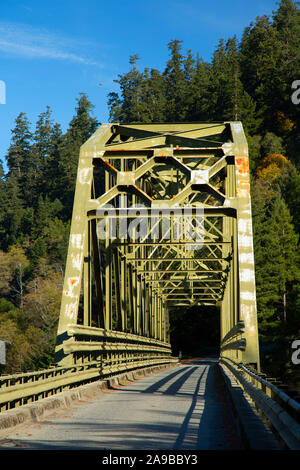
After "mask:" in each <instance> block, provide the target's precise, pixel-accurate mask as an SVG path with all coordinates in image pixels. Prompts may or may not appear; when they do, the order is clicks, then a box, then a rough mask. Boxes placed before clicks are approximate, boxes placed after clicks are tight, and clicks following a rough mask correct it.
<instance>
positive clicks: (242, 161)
mask: <svg viewBox="0 0 300 470" xmlns="http://www.w3.org/2000/svg"><path fill="white" fill-rule="evenodd" d="M235 162H236V165H237V167H238V173H239V174H240V175H248V174H249V161H248V158H247V157H237V158H236V159H235Z"/></svg>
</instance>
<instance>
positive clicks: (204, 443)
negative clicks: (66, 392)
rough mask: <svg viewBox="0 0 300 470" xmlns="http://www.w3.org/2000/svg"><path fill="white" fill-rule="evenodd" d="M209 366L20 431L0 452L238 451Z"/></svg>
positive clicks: (148, 381) (175, 372)
mask: <svg viewBox="0 0 300 470" xmlns="http://www.w3.org/2000/svg"><path fill="white" fill-rule="evenodd" d="M223 392H224V390H223V387H222V381H221V379H220V376H219V373H218V371H217V367H216V362H214V361H213V360H199V361H197V362H194V363H186V364H181V365H180V366H179V367H175V368H171V369H167V370H164V371H162V372H159V373H156V374H152V375H149V376H147V377H145V378H142V379H139V380H136V381H132V382H130V383H129V384H128V385H125V386H121V387H118V388H116V389H114V390H109V391H105V392H102V393H101V394H99V395H97V396H95V397H94V398H93V399H92V400H89V401H88V402H82V403H79V404H77V405H73V406H72V407H71V408H69V409H64V410H59V411H56V412H55V413H54V414H53V415H51V416H48V417H47V418H46V419H45V420H44V421H43V422H39V423H35V424H30V425H29V424H28V425H24V426H23V427H22V428H19V429H18V430H14V431H11V432H10V433H9V435H8V436H7V438H6V439H3V440H2V441H0V449H3V450H4V449H29V450H31V449H36V450H49V449H53V450H54V449H55V450H57V449H63V450H70V449H73V450H75V449H87V450H91V449H95V450H101V449H102V450H103V449H105V450H119V449H121V450H148V449H152V450H184V449H186V450H195V449H200V450H203V449H206V450H219V449H220V450H227V449H239V448H240V443H239V439H238V438H237V435H236V434H235V429H234V426H233V418H232V415H231V409H230V407H229V404H228V402H227V400H226V398H225V395H224V393H223Z"/></svg>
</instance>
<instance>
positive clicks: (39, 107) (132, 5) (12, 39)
mask: <svg viewBox="0 0 300 470" xmlns="http://www.w3.org/2000/svg"><path fill="white" fill-rule="evenodd" d="M0 6H1V15H0V63H1V67H0V80H1V81H2V82H4V83H5V86H6V103H5V104H0V158H1V159H3V157H4V156H5V154H6V152H7V149H8V146H9V143H10V137H11V129H13V127H14V121H15V118H16V117H17V115H18V114H19V113H20V112H21V111H22V112H25V113H26V114H27V116H28V119H29V120H30V122H31V123H32V129H34V127H35V123H36V121H37V118H38V115H39V114H40V113H42V112H44V111H45V109H46V106H48V105H49V106H50V107H51V110H52V117H53V119H54V121H55V122H58V123H60V124H61V126H62V129H63V131H65V130H66V129H67V127H68V124H69V122H70V120H71V119H72V116H73V114H74V110H75V105H76V98H77V97H78V96H79V93H81V92H85V93H87V95H88V97H89V99H90V100H91V102H92V103H93V104H94V105H95V109H94V115H95V117H96V118H97V119H98V120H99V121H100V122H106V121H107V120H108V110H107V94H108V93H109V92H110V91H113V90H114V91H117V86H116V84H115V83H114V82H113V80H114V79H116V78H117V75H118V74H119V73H124V72H126V71H127V70H128V58H129V56H130V55H133V54H138V55H139V57H140V62H139V64H140V65H139V66H140V68H141V69H143V68H144V67H145V66H149V67H153V68H157V69H159V70H163V69H164V67H165V64H166V61H167V60H168V49H167V44H168V42H169V41H171V40H172V39H179V40H182V41H183V49H184V50H186V49H191V50H192V51H193V52H194V53H197V52H199V54H200V56H201V57H202V58H203V59H204V60H207V61H210V59H211V55H212V53H213V51H214V49H215V47H216V45H217V44H218V42H219V39H221V38H224V39H227V38H229V37H231V36H233V35H234V34H236V35H237V36H238V37H240V36H241V35H242V33H243V30H244V28H245V27H246V26H248V25H249V24H250V22H251V21H254V20H255V18H256V17H257V16H262V15H265V14H266V15H271V14H272V11H273V10H276V9H277V7H278V5H277V2H276V1H275V0H274V1H273V0H252V1H251V2H246V1H241V0H228V1H227V2H224V1H222V0H215V1H211V2H207V1H205V2H204V1H199V0H198V1H197V0H184V1H183V0H178V1H176V0H175V1H172V0H148V1H144V0H127V1H122V0H113V1H104V0H59V1H58V0H44V1H40V0H39V1H37V0H0ZM2 82H0V84H2ZM100 83H101V85H99V84H100ZM0 91H1V90H0ZM0 99H1V93H0Z"/></svg>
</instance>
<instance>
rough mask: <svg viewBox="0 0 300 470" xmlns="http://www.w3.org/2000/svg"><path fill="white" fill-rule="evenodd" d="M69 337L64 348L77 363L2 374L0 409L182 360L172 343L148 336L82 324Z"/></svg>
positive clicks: (73, 329)
mask: <svg viewBox="0 0 300 470" xmlns="http://www.w3.org/2000/svg"><path fill="white" fill-rule="evenodd" d="M69 336H70V338H69V340H68V341H66V342H65V344H64V347H65V348H67V349H68V352H69V353H71V354H73V355H74V364H72V365H66V366H61V365H59V366H56V365H53V366H52V367H50V368H48V369H43V370H39V371H33V372H26V373H17V374H11V375H2V376H1V375H0V411H3V410H9V409H11V408H14V407H16V406H20V405H23V404H27V403H30V402H33V401H36V400H38V399H40V398H45V397H48V396H51V395H55V394H56V393H59V392H61V391H63V390H67V389H69V388H71V387H74V386H77V385H80V384H83V383H87V382H89V381H93V380H97V379H101V378H105V377H108V376H110V375H114V374H118V373H121V372H126V371H130V370H135V369H139V368H143V367H148V366H154V365H159V364H166V363H171V362H178V358H175V357H172V356H171V348H170V345H169V344H167V343H164V342H162V341H159V340H155V339H151V338H147V337H141V336H137V335H133V334H130V333H125V332H117V331H105V330H102V329H99V328H92V327H80V326H78V325H76V326H74V328H72V327H71V328H70V330H69ZM83 337H84V339H85V341H81V340H82V338H83Z"/></svg>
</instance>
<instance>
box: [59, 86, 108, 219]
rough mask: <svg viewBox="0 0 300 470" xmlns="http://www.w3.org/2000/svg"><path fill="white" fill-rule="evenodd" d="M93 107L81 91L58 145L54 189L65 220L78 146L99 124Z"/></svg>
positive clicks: (70, 201) (70, 206) (75, 170)
mask: <svg viewBox="0 0 300 470" xmlns="http://www.w3.org/2000/svg"><path fill="white" fill-rule="evenodd" d="M93 108H94V106H93V105H92V103H91V102H90V101H89V100H88V98H87V96H86V94H85V93H81V94H80V98H78V99H77V106H76V113H75V115H74V116H73V119H72V120H71V122H70V124H69V128H68V130H67V132H66V133H65V134H64V136H63V138H62V143H61V146H60V159H59V169H58V171H59V186H58V187H56V191H57V193H58V194H60V201H61V203H62V204H63V207H64V211H63V213H62V217H63V219H64V220H65V221H67V220H69V219H70V217H71V214H72V208H73V197H74V191H75V183H76V175H77V166H78V158H79V151H80V147H81V145H82V144H83V143H84V142H86V140H87V139H88V138H89V137H90V136H91V135H92V134H93V133H94V132H95V130H96V129H97V127H98V126H99V124H100V123H99V122H98V121H97V120H96V118H94V117H93V116H92V115H91V112H92V109H93ZM56 132H57V129H56Z"/></svg>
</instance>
